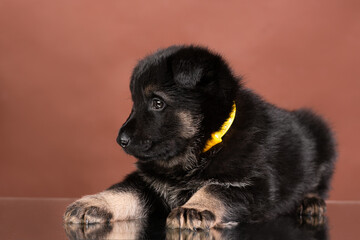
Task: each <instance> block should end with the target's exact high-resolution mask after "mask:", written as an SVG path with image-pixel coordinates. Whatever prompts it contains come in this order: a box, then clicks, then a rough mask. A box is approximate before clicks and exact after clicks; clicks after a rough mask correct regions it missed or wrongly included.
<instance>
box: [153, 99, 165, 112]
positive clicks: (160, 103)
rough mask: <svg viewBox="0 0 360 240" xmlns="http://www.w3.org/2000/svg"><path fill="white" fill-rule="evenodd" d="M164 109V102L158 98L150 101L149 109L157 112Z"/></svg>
mask: <svg viewBox="0 0 360 240" xmlns="http://www.w3.org/2000/svg"><path fill="white" fill-rule="evenodd" d="M164 107H165V103H164V101H162V100H161V99H159V98H153V99H152V101H151V108H152V109H154V110H157V111H161V110H163V109H164Z"/></svg>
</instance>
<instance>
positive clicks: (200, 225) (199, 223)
mask: <svg viewBox="0 0 360 240" xmlns="http://www.w3.org/2000/svg"><path fill="white" fill-rule="evenodd" d="M224 213H225V206H224V205H223V203H222V202H221V201H220V200H219V199H217V198H216V197H214V196H213V195H212V194H211V193H208V192H207V191H206V187H203V188H201V189H200V190H198V191H197V192H196V193H195V194H194V195H193V196H192V197H191V198H190V199H189V201H188V202H186V203H185V204H184V205H183V206H181V207H178V208H175V209H173V210H172V211H171V213H170V214H169V216H168V218H167V221H166V225H167V227H168V228H186V229H208V228H212V227H215V226H221V224H222V223H221V220H222V218H223V216H224Z"/></svg>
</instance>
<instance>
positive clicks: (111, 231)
mask: <svg viewBox="0 0 360 240" xmlns="http://www.w3.org/2000/svg"><path fill="white" fill-rule="evenodd" d="M65 230H66V234H67V236H68V238H69V239H71V240H75V239H169V240H175V239H176V240H178V239H189V240H190V239H194V240H207V239H209V240H210V239H211V240H222V239H224V240H225V239H251V240H260V239H261V240H263V239H279V240H282V239H284V240H285V239H294V240H305V239H313V240H327V239H328V230H327V221H326V218H325V217H318V216H316V217H310V216H304V217H302V218H301V219H296V218H294V217H280V218H277V219H275V220H273V221H269V222H266V223H257V224H241V225H238V226H236V227H233V228H225V229H216V228H214V229H210V230H207V231H203V230H199V231H192V230H186V229H184V230H183V229H166V228H165V221H162V220H155V221H152V220H149V221H148V222H145V221H144V220H136V221H122V222H115V223H108V224H91V225H86V224H66V225H65Z"/></svg>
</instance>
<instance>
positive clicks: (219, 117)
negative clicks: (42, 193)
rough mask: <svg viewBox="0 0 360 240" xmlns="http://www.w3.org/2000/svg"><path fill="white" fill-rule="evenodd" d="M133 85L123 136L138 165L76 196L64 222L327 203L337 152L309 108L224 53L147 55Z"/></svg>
mask: <svg viewBox="0 0 360 240" xmlns="http://www.w3.org/2000/svg"><path fill="white" fill-rule="evenodd" d="M130 90H131V94H132V100H133V102H134V105H133V108H132V111H131V114H130V116H129V118H128V120H127V121H126V122H125V124H124V125H123V126H122V128H121V129H120V132H119V136H118V139H117V141H118V143H119V144H120V145H121V146H122V147H123V148H124V150H125V151H126V152H127V153H129V154H132V155H134V156H135V157H136V158H137V159H138V162H137V167H138V170H137V171H136V172H134V173H132V174H130V175H129V176H127V177H126V179H125V180H124V181H123V182H121V183H118V184H116V185H113V186H112V187H110V188H109V189H108V190H106V191H104V192H101V193H99V194H95V195H90V196H85V197H83V198H81V199H79V200H78V201H76V202H74V203H73V204H71V205H70V206H69V207H68V208H67V210H66V213H65V216H64V220H65V222H73V223H82V222H85V223H95V222H106V221H116V220H125V219H136V218H145V217H148V216H150V214H154V213H155V214H160V213H162V214H166V215H168V217H167V227H169V228H190V229H199V228H200V229H201V228H203V229H204V228H211V227H223V226H226V225H232V224H234V223H236V222H257V221H264V220H268V219H272V218H274V217H276V216H279V215H283V214H295V213H296V212H297V213H298V214H308V215H316V214H323V213H324V211H325V203H324V201H323V198H325V197H326V196H327V192H328V190H329V181H330V178H331V176H332V173H333V168H334V161H335V156H336V154H335V147H334V140H333V137H332V134H331V132H330V130H329V128H328V126H327V125H326V124H325V123H324V121H323V120H322V119H321V118H320V117H318V116H316V115H315V114H314V113H312V112H311V111H309V110H296V111H287V110H284V109H280V108H278V107H276V106H274V105H272V104H270V103H267V102H265V101H264V100H263V99H261V98H260V97H259V96H258V95H256V94H255V93H253V92H252V91H250V90H249V89H247V88H245V87H244V86H243V85H242V84H241V78H239V77H236V76H234V74H233V73H232V71H231V70H230V68H229V67H228V65H227V63H226V62H225V61H224V60H223V59H222V58H221V57H220V56H219V55H217V54H214V53H212V52H210V51H209V50H207V49H205V48H202V47H195V46H172V47H169V48H167V49H163V50H159V51H157V52H156V53H154V54H153V55H150V56H147V57H145V58H144V59H143V60H141V61H140V62H139V63H138V65H137V66H136V67H135V69H134V72H133V75H132V77H131V83H130Z"/></svg>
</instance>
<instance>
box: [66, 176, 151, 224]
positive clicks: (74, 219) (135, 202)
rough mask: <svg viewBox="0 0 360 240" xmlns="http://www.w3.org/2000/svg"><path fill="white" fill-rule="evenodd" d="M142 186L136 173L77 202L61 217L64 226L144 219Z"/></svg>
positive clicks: (144, 203)
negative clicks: (65, 224)
mask: <svg viewBox="0 0 360 240" xmlns="http://www.w3.org/2000/svg"><path fill="white" fill-rule="evenodd" d="M143 186H144V184H143V182H142V181H141V179H140V177H139V176H138V175H137V173H134V174H132V175H129V176H128V177H127V179H125V180H124V182H122V183H119V184H116V185H114V186H113V187H111V188H109V189H108V190H106V191H104V192H101V193H98V194H94V195H89V196H85V197H82V198H80V199H79V200H77V201H75V202H74V203H72V204H70V205H69V206H68V207H67V209H66V211H65V214H64V222H66V223H100V222H112V221H117V220H127V219H138V218H144V217H145V216H146V215H147V206H146V202H145V199H144V198H145V197H144V196H143V195H142V194H141V193H142V192H143V191H142V189H140V188H143Z"/></svg>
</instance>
